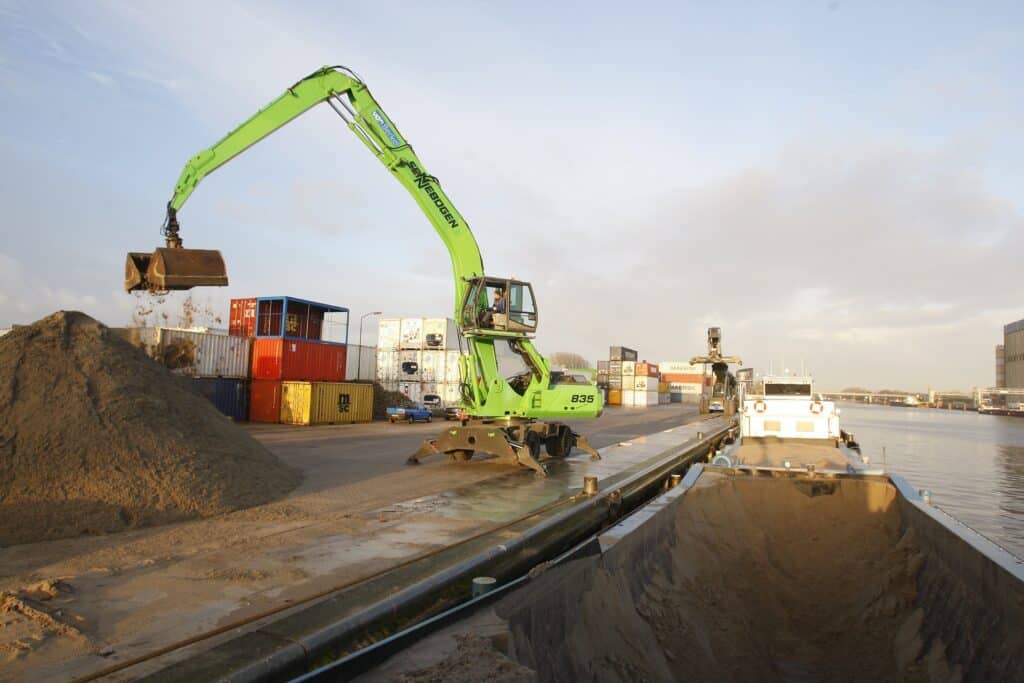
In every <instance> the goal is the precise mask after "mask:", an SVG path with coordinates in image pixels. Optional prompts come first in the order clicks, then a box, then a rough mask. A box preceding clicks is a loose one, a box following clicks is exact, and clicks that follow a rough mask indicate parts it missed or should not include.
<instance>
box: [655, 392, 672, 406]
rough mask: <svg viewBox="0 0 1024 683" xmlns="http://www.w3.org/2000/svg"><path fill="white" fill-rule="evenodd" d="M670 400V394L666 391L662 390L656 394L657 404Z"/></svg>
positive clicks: (669, 401) (663, 403) (660, 404)
mask: <svg viewBox="0 0 1024 683" xmlns="http://www.w3.org/2000/svg"><path fill="white" fill-rule="evenodd" d="M671 402H672V394H670V393H668V392H662V393H659V394H658V405H659V406H663V405H665V404H666V403H671Z"/></svg>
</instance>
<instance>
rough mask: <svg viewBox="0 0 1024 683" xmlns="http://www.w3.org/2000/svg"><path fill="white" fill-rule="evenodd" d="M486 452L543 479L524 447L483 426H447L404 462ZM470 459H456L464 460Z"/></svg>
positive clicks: (411, 463)
mask: <svg viewBox="0 0 1024 683" xmlns="http://www.w3.org/2000/svg"><path fill="white" fill-rule="evenodd" d="M456 453H459V454H467V453H468V454H472V453H486V454H488V455H494V456H496V457H498V458H499V459H500V460H502V461H504V462H507V463H508V464H518V465H522V466H524V467H529V468H530V469H532V470H533V471H534V472H536V473H537V474H538V475H540V476H547V471H546V470H545V469H544V466H543V465H541V464H540V463H539V462H537V459H536V458H534V457H533V456H532V455H530V451H529V449H528V448H527V447H526V445H525V444H518V443H513V442H512V441H510V440H509V438H508V435H507V434H506V433H505V431H504V430H502V429H500V428H498V427H495V426H492V425H487V424H477V425H465V426H459V427H448V428H446V429H445V430H444V431H443V432H441V434H440V435H439V436H438V437H437V438H435V439H427V440H426V441H424V442H423V445H422V446H420V448H419V450H418V451H416V452H415V453H413V454H412V455H410V456H409V458H408V459H407V460H406V463H408V464H410V465H418V464H419V463H420V461H421V460H422V459H424V458H429V457H431V456H434V455H441V454H447V455H453V454H456ZM469 457H471V456H466V457H462V458H458V459H462V460H468V459H469Z"/></svg>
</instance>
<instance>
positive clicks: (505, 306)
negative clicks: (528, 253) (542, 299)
mask: <svg viewBox="0 0 1024 683" xmlns="http://www.w3.org/2000/svg"><path fill="white" fill-rule="evenodd" d="M496 293H498V294H499V296H497V297H496V296H495V294H496ZM535 301H536V300H535V299H534V298H533V287H531V286H530V283H529V282H521V281H519V280H513V279H510V278H498V277H479V278H473V279H472V280H470V281H469V288H468V289H467V290H466V298H465V300H464V301H463V302H462V320H461V323H462V329H463V332H464V333H465V334H483V335H493V336H501V337H522V336H526V335H530V334H533V333H534V332H536V331H537V305H536V303H535Z"/></svg>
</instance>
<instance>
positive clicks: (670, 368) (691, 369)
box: [658, 361, 705, 403]
mask: <svg viewBox="0 0 1024 683" xmlns="http://www.w3.org/2000/svg"><path fill="white" fill-rule="evenodd" d="M658 368H659V369H660V371H661V381H662V382H664V383H666V384H667V385H668V391H669V397H670V400H671V401H672V403H700V398H701V392H702V391H703V385H704V375H705V369H704V365H703V364H698V365H694V364H691V363H688V362H686V361H664V362H662V363H660V364H659V365H658Z"/></svg>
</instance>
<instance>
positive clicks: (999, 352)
mask: <svg viewBox="0 0 1024 683" xmlns="http://www.w3.org/2000/svg"><path fill="white" fill-rule="evenodd" d="M1005 348H1006V347H1005V346H1003V345H1002V344H996V383H995V387H996V389H1003V388H1005V387H1006V354H1005V353H1004V350H1005Z"/></svg>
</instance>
